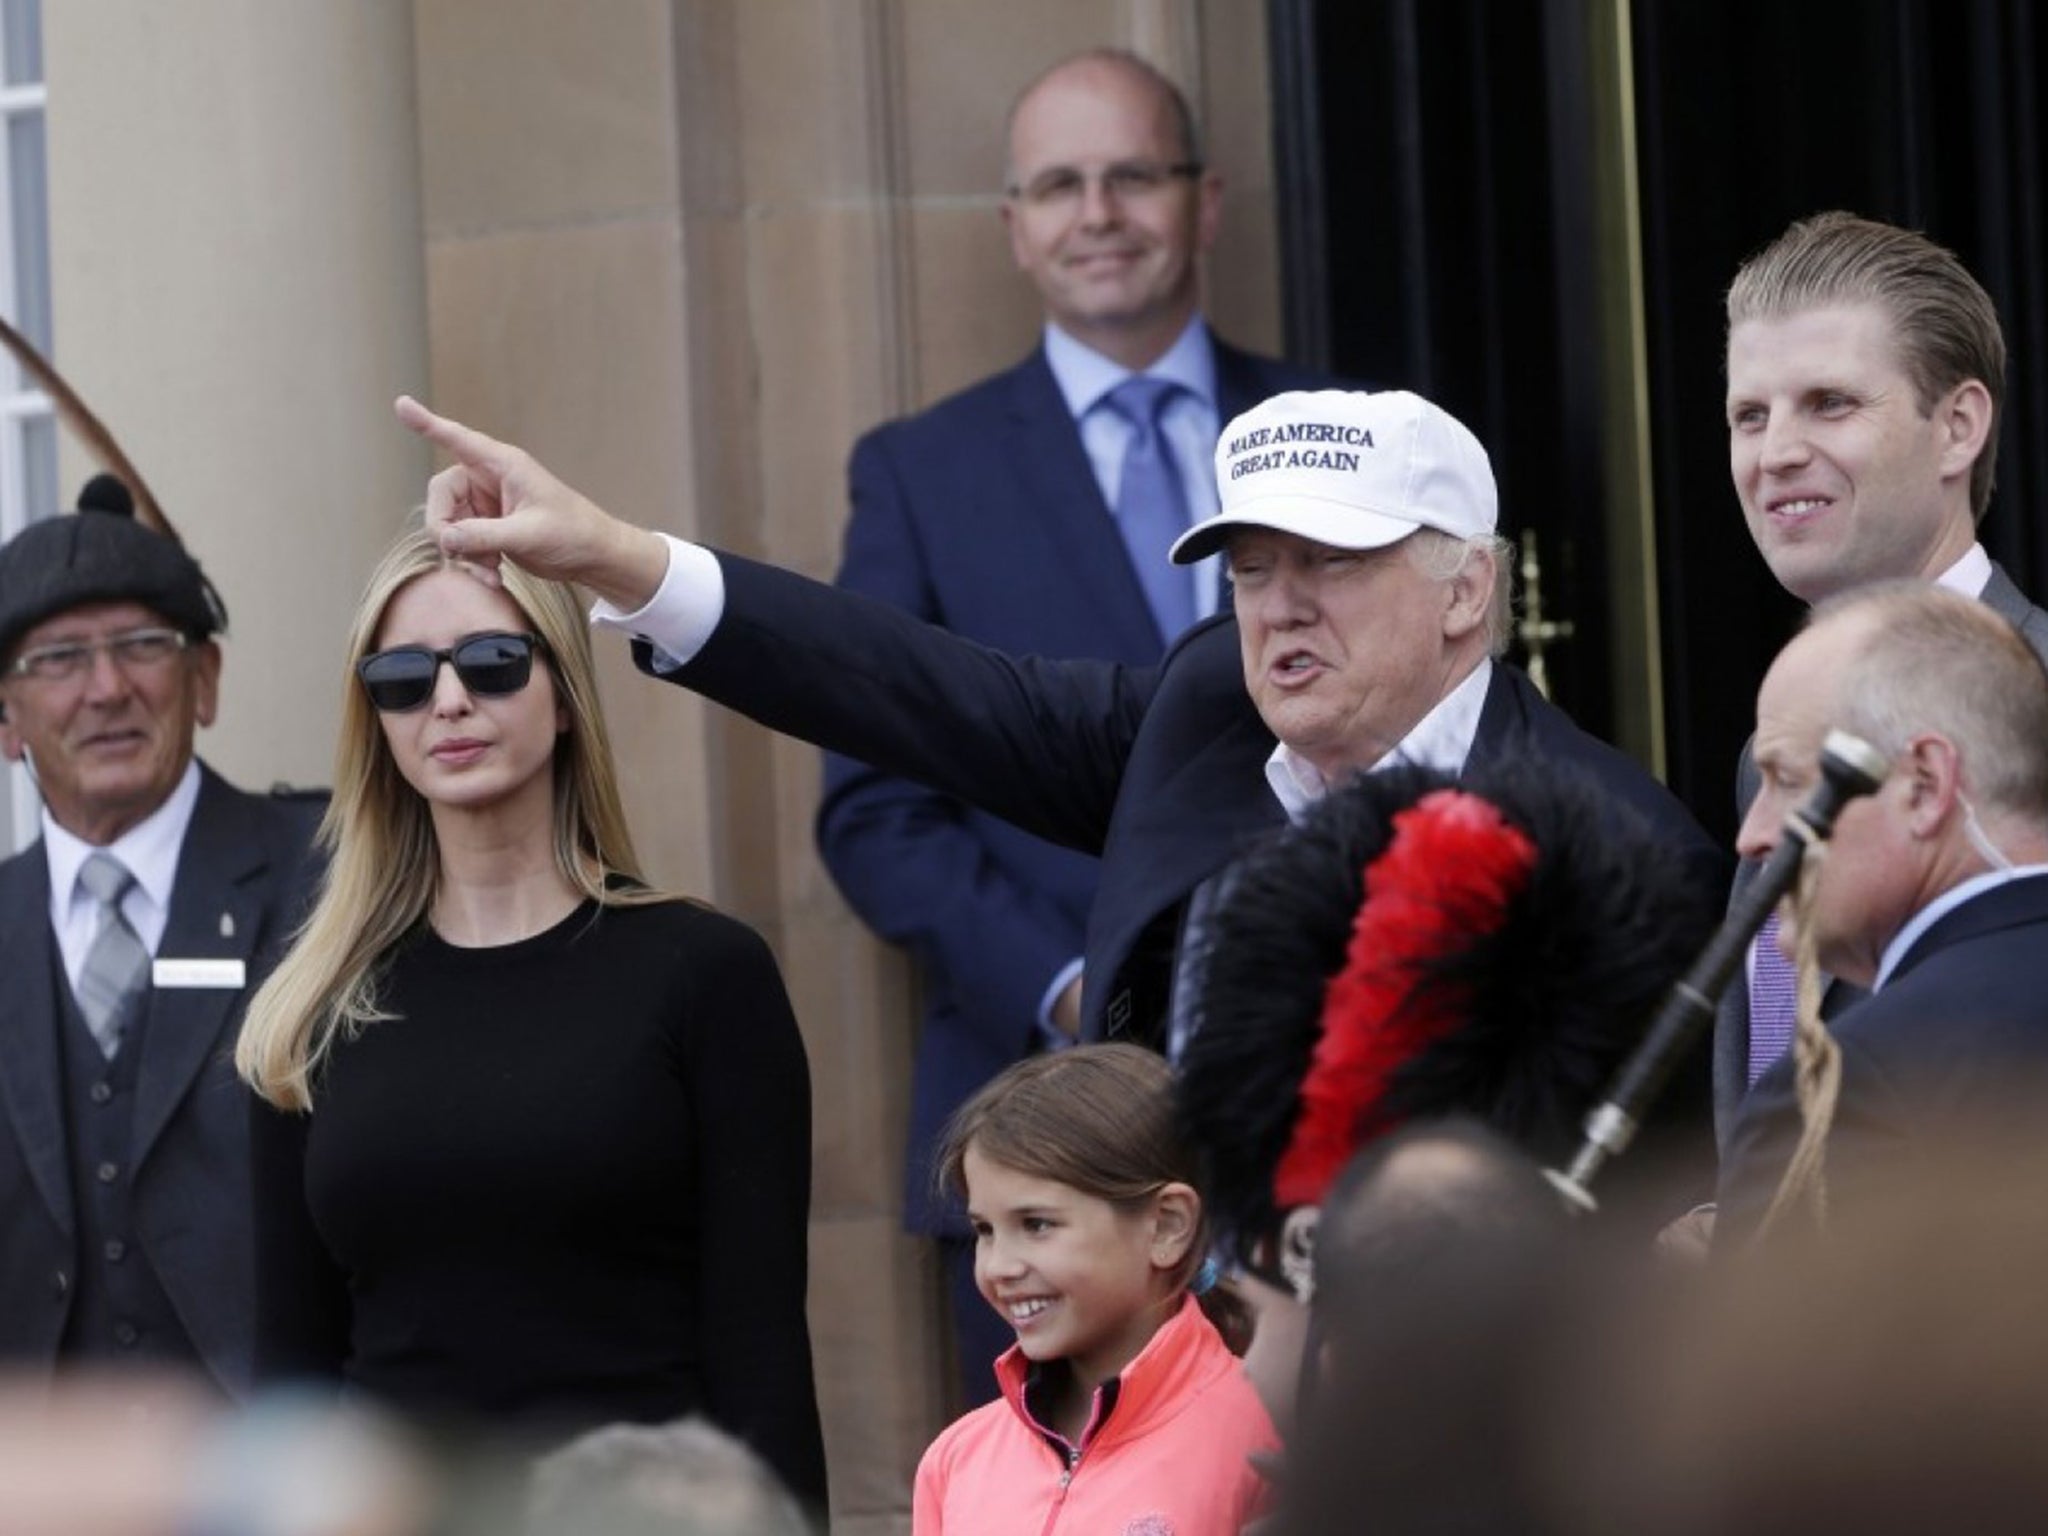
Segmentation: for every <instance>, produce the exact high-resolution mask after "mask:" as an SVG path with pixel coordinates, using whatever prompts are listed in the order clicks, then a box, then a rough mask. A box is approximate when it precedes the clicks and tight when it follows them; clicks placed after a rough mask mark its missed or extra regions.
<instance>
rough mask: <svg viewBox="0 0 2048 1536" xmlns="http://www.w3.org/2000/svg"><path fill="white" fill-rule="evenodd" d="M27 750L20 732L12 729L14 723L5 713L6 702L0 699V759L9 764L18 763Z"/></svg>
mask: <svg viewBox="0 0 2048 1536" xmlns="http://www.w3.org/2000/svg"><path fill="white" fill-rule="evenodd" d="M27 750H28V749H27V747H26V745H25V744H24V743H23V741H22V739H21V732H19V731H17V730H16V729H15V728H14V721H13V720H12V719H11V718H10V717H9V715H8V713H7V701H6V700H5V699H0V757H4V758H6V759H7V761H8V762H10V763H18V762H20V761H21V758H22V754H23V753H24V752H25V751H27Z"/></svg>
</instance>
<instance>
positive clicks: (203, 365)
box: [43, 0, 428, 786]
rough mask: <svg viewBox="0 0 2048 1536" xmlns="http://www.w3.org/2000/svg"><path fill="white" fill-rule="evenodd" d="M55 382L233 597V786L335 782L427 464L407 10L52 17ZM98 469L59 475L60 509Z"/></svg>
mask: <svg viewBox="0 0 2048 1536" xmlns="http://www.w3.org/2000/svg"><path fill="white" fill-rule="evenodd" d="M43 24H44V29H45V57H46V61H47V66H46V67H47V76H48V81H49V92H50V107H49V125H50V136H49V143H50V245H51V267H52V271H53V273H54V279H53V288H54V295H55V305H56V312H55V351H56V356H57V362H58V365H59V366H60V367H61V368H62V369H63V371H64V372H65V374H66V375H67V376H68V377H69V378H70V379H71V381H72V382H73V384H74V385H76V386H77V387H78V389H79V390H80V391H81V392H83V394H84V395H85V397H86V398H87V400H88V401H89V402H90V403H91V404H92V406H93V407H94V409H95V410H96V411H97V413H98V414H99V415H100V417H101V418H102V419H103V420H104V421H105V422H106V424H107V425H108V426H109V427H110V428H111V429H112V430H113V432H114V434H115V435H116V437H117V438H118V439H119V440H120V441H121V442H122V444H123V445H124V446H125V447H126V449H127V451H128V453H129V456H130V457H131V458H132V459H133V460H134V461H135V464H136V467H137V468H138V469H139V470H140V471H141V473H142V474H143V476H144V478H145V479H147V480H148V481H149V483H150V486H151V488H152V489H153V490H154V491H155V492H156V494H157V497H158V499H159V500H160V501H161V502H162V503H163V505H164V508H165V510H166V512H167V513H168V514H169V516H170V518H171V520H172V522H173V523H174V524H175V525H176V527H177V529H178V531H179V533H180V534H181V535H182V536H183V537H184V539H185V541H186V543H187V544H188V545H189V546H190V548H191V549H192V551H193V553H194V554H195V555H197V556H198V558H199V560H200V561H201V563H202V564H203V565H204V566H205V567H206V570H207V572H208V574H209V575H211V576H212V578H213V580H214V583H215V584H216V585H217V586H218V587H219V588H220V590H221V593H222V595H223V596H224V597H225V599H226V601H227V605H228V609H229V612H230V616H231V618H232V621H233V625H232V631H231V638H230V640H229V642H228V644H227V664H226V670H225V674H224V677H223V683H222V687H223V697H222V704H221V718H220V723H219V724H218V725H217V726H216V727H215V728H214V729H213V730H212V731H211V732H210V733H208V734H207V735H204V736H202V737H201V739H200V743H199V746H200V751H201V752H202V753H203V754H204V755H205V756H206V757H207V758H208V759H209V760H210V761H211V762H213V763H214V764H215V765H216V766H218V767H219V768H221V769H222V771H223V772H225V773H226V774H227V775H228V777H230V778H232V779H235V780H237V781H239V782H241V783H243V784H244V785H250V786H262V785H264V784H268V783H271V782H273V781H275V780H280V779H284V780H291V781H294V782H297V783H301V784H324V783H327V782H328V781H329V779H330V778H331V776H332V772H333V754H334V744H333V743H334V728H333V722H334V718H335V706H336V700H337V698H338V696H339V690H340V688H341V686H342V683H341V679H342V668H341V662H342V647H343V641H344V638H345V635H346V631H347V627H348V622H349V619H350V618H351V616H352V615H353V613H354V611H355V604H356V598H357V596H358V594H359V590H360V588H361V584H362V580H363V577H364V576H365V575H366V574H367V573H368V569H369V566H370V564H371V562H372V561H373V560H374V558H375V557H376V555H377V554H378V552H379V551H381V550H382V548H383V547H384V545H385V544H386V543H388V542H389V541H390V539H391V537H392V535H393V534H394V533H395V532H396V531H397V529H398V527H399V524H400V523H401V521H402V520H403V518H404V516H405V514H406V512H407V511H408V510H409V509H410V508H411V507H413V506H414V505H415V504H417V502H418V501H419V498H420V494H421V490H422V487H423V486H424V484H425V478H426V472H427V467H428V458H427V455H426V453H425V452H424V451H423V450H422V448H421V447H420V446H419V445H418V444H416V443H415V442H413V441H412V440H411V439H410V438H409V437H408V435H407V434H406V433H404V432H402V431H400V430H399V429H398V428H397V427H396V425H395V424H394V423H393V422H392V420H391V414H390V410H391V397H392V396H393V395H394V394H396V393H397V392H398V391H400V390H418V389H420V388H422V387H423V386H424V385H425V383H426V324H425V320H426V308H425V302H424V282H423V269H422V263H421V256H420V224H419V192H418V185H419V183H418V149H417V136H416V131H415V123H414V116H413V99H414V97H413V50H412V17H411V7H410V6H409V5H408V4H407V3H406V0H350V3H349V4H346V5H298V4H293V5H274V4H268V3H264V0H181V3H180V4H178V5H175V6H153V5H141V6H134V5H70V4H45V5H44V7H43ZM91 467H92V466H90V465H89V464H88V463H87V461H86V460H85V459H84V458H83V457H82V455H81V454H80V453H79V452H78V450H77V449H76V447H75V446H71V445H67V447H66V450H65V454H64V458H63V488H64V491H65V494H66V496H67V497H69V496H70V495H72V494H75V492H76V491H77V488H78V485H79V484H80V482H81V481H82V480H83V478H84V477H85V475H86V474H87V473H89V472H90V469H91Z"/></svg>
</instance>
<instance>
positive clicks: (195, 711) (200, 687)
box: [192, 640, 220, 727]
mask: <svg viewBox="0 0 2048 1536" xmlns="http://www.w3.org/2000/svg"><path fill="white" fill-rule="evenodd" d="M219 711H220V645H219V644H218V642H216V641H212V640H202V641H201V642H200V643H199V644H198V645H195V646H194V647H193V648H192V718H193V719H195V720H197V721H198V722H199V724H200V725H201V726H202V727H206V726H211V725H212V724H213V720H214V716H215V715H216V714H218V713H219Z"/></svg>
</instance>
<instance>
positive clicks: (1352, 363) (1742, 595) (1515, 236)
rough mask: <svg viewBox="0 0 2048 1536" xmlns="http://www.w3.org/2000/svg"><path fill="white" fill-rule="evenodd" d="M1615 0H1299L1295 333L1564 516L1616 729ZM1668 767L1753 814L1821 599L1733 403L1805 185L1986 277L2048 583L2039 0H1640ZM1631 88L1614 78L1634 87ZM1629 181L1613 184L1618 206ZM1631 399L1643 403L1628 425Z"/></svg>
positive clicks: (2002, 473) (1693, 786)
mask: <svg viewBox="0 0 2048 1536" xmlns="http://www.w3.org/2000/svg"><path fill="white" fill-rule="evenodd" d="M1608 9H1609V8H1608V7H1604V6H1598V7H1596V5H1595V4H1594V0H1539V3H1532V4H1522V3H1516V4H1494V3H1490V0H1426V3H1425V0H1274V3H1273V5H1272V10H1271V17H1272V30H1273V60H1274V66H1273V67H1274V101H1275V113H1276V139H1275V142H1276V159H1277V161H1278V163H1279V167H1280V188H1281V198H1282V233H1283V243H1282V249H1283V259H1284V262H1285V272H1286V283H1287V301H1288V310H1287V312H1288V323H1289V344H1290V347H1291V349H1292V350H1294V351H1295V352H1297V353H1298V354H1300V355H1302V356H1306V357H1318V358H1322V359H1324V360H1326V361H1328V362H1329V363H1330V364H1332V365H1333V366H1335V367H1337V368H1338V369H1340V370H1341V371H1343V372H1346V373H1349V374H1352V375H1354V376H1356V377H1360V378H1364V379H1369V380H1372V381H1374V382H1376V383H1381V384H1387V385H1403V386H1406V387H1410V388H1414V389H1417V390H1418V391H1420V392H1422V393H1424V394H1428V395H1430V396H1431V397H1432V398H1434V399H1436V400H1438V401H1439V402H1440V403H1441V404H1443V405H1444V406H1445V407H1446V408H1448V409H1450V410H1451V411H1453V412H1454V413H1456V414H1457V415H1459V416H1460V417H1461V418H1463V419H1464V420H1465V421H1466V422H1467V423H1468V424H1469V425H1470V426H1471V427H1472V428H1473V430H1474V431H1475V432H1477V433H1478V434H1479V435H1480V437H1481V438H1482V439H1483V440H1484V441H1485V442H1486V443H1487V445H1488V447H1489V449H1490V450H1491V451H1492V453H1493V456H1494V462H1495V471H1496V474H1497V476H1498V478H1499V481H1500V486H1501V504H1502V510H1503V520H1504V522H1505V523H1506V524H1507V525H1508V526H1509V527H1510V528H1520V527H1523V526H1530V527H1534V528H1536V529H1537V530H1538V532H1539V535H1540V537H1541V540H1542V544H1543V548H1544V551H1545V558H1546V573H1545V574H1546V587H1547V589H1548V597H1549V599H1550V601H1551V603H1552V605H1553V606H1554V607H1555V608H1557V609H1558V610H1559V611H1561V612H1562V613H1564V614H1566V615H1568V616H1569V617H1570V618H1571V619H1572V620H1573V621H1574V623H1575V624H1576V625H1577V626H1578V633H1577V635H1576V637H1575V638H1574V639H1573V641H1572V642H1571V643H1570V644H1569V645H1568V646H1566V647H1565V648H1563V649H1562V650H1560V651H1557V652H1554V653H1553V656H1552V661H1551V666H1552V671H1553V676H1554V678H1555V681H1556V693H1557V696H1558V698H1559V701H1560V702H1561V703H1563V704H1564V705H1565V706H1566V707H1567V708H1568V709H1570V710H1571V711H1572V712H1573V713H1574V714H1575V715H1576V716H1577V717H1578V718H1579V720H1580V721H1581V723H1583V724H1584V725H1586V726H1587V727H1588V728H1589V729H1591V730H1594V731H1598V732H1602V733H1608V732H1610V731H1611V729H1612V726H1613V722H1614V718H1615V714H1616V709H1617V701H1616V699H1615V698H1614V697H1613V690H1612V687H1611V685H1610V682H1609V679H1610V677H1611V676H1612V675H1613V668H1612V666H1611V665H1610V663H1611V661H1612V658H1611V657H1610V656H1609V655H1608V650H1607V648H1608V647H1609V646H1610V645H1611V644H1612V643H1614V642H1613V640H1612V638H1611V635H1610V632H1609V630H1608V628H1607V626H1606V624H1605V623H1604V614H1605V612H1606V605H1605V602H1604V596H1605V593H1606V583H1608V582H1610V581H1637V580H1640V579H1641V573H1640V572H1639V571H1636V570H1630V569H1618V568H1615V566H1616V562H1615V561H1614V560H1612V559H1611V558H1610V551H1609V549H1608V544H1607V534H1606V530H1607V528H1608V527H1609V525H1610V515H1611V513H1612V511H1613V510H1614V509H1612V508H1610V507H1608V506H1607V505H1606V498H1607V496H1608V492H1607V490H1606V487H1605V484H1604V483H1603V480H1602V477H1601V474H1600V472H1599V465H1600V462H1601V451H1602V442H1603V434H1605V433H1608V432H1610V431H1613V430H1617V429H1616V428H1615V427H1614V426H1613V425H1612V422H1611V419H1610V418H1609V417H1603V414H1602V411H1601V404H1600V402H1601V399H1602V379H1601V368H1602V360H1601V353H1600V350H1599V347H1598V345H1597V341H1596V335H1595V333H1596V331H1597V329H1598V326H1599V323H1600V316H1601V306H1602V305H1603V304H1606V303H1611V302H1612V301H1613V299H1614V295H1613V294H1612V293H1603V292H1602V291H1601V290H1600V287H1599V284H1598V280H1597V279H1596V278H1595V277H1594V275H1593V274H1594V273H1595V272H1596V271H1597V270H1598V263H1597V261H1596V253H1597V249H1598V238H1599V231H1600V224H1599V220H1600V217H1601V213H1602V210H1601V208H1600V207H1599V206H1597V199H1596V195H1595V188H1596V185H1597V183H1596V181H1595V176H1594V162H1595V157H1596V154H1597V153H1598V150H1599V146H1598V145H1597V144H1596V142H1595V127H1594V125H1595V123H1596V121H1598V120H1599V119H1598V116H1597V114H1596V113H1595V111H1594V110H1593V105H1592V102H1593V98H1594V93H1595V92H1596V91H1597V90H1599V89H1602V88H1603V84H1602V82H1601V81H1599V80H1597V79H1595V78H1594V77H1593V74H1592V70H1591V67H1590V63H1589V60H1590V58H1591V51H1590V49H1589V33H1590V30H1591V28H1592V27H1593V25H1594V24H1595V22H1596V20H1597V17H1598V14H1599V13H1601V12H1604V11H1607V10H1608ZM1627 16H1628V21H1629V24H1630V28H1631V30H1632V33H1633V38H1634V51H1633V55H1632V65H1633V68H1632V81H1631V85H1630V88H1631V93H1632V97H1633V106H1634V112H1635V120H1636V146H1637V155H1638V165H1639V176H1638V178H1637V181H1636V190H1637V195H1638V198H1639V209H1638V214H1637V232H1638V235H1639V238H1640V242H1641V252H1642V277H1643V281H1642V288H1641V292H1640V300H1639V302H1640V304H1641V308H1642V316H1641V320H1642V324H1643V326H1644V328H1645V331H1646V337H1647V357H1648V430H1647V437H1648V442H1647V452H1648V455H1649V461H1650V464H1651V467H1652V477H1651V484H1652V486H1653V489H1654V502H1655V526H1656V540H1657V562H1656V575H1655V579H1656V583H1657V593H1658V598H1659V606H1660V614H1661V636H1662V640H1661V654H1660V660H1661V663H1662V687H1663V698H1664V706H1665V707H1664V717H1663V718H1664V747H1665V751H1666V755H1667V777H1668V779H1669V780H1670V782H1671V785H1672V787H1673V788H1674V789H1675V790H1676V791H1677V792H1678V793H1679V794H1680V795H1681V796H1682V797H1684V798H1685V799H1686V801H1687V802H1688V803H1689V804H1690V805H1691V806H1692V807H1693V809H1694V810H1695V812H1696V813H1697V814H1698V815H1699V816H1700V818H1701V819H1702V821H1704V822H1705V823H1706V824H1707V826H1708V828H1709V830H1710V831H1712V832H1714V833H1715V834H1716V835H1717V836H1720V837H1724V838H1725V837H1729V836H1732V832H1733V806H1732V781H1733V772H1732V768H1733V763H1734V760H1735V754H1736V751H1737V749H1738V748H1739V746H1740V744H1741V742H1742V740H1743V738H1744V736H1745V735H1746V734H1747V732H1748V729H1749V720H1750V711H1751V706H1752V702H1753V699H1754V693H1755V688H1756V685H1757V682H1758V680H1759V679H1760V678H1761V676H1762V673H1763V670H1764V668H1765V666H1766V664H1767V663H1768V660H1769V658H1770V656H1771V654H1772V653H1773V651H1775V649H1776V648H1777V646H1778V645H1779V644H1780V643H1781V642H1782V640H1783V638H1784V637H1785V635H1786V634H1787V633H1788V632H1789V631H1790V628H1791V626H1792V625H1793V624H1794V623H1796V621H1797V613H1798V610H1797V605H1796V604H1795V603H1794V602H1793V601H1792V600H1791V599H1789V598H1788V597H1786V596H1785V594H1784V593H1782V592H1781V591H1780V590H1779V589H1778V587H1777V586H1776V584H1775V583H1774V582H1773V581H1772V580H1771V578H1770V575H1769V573H1768V571H1767V570H1766V569H1765V568H1764V565H1763V563H1762V561H1761V560H1760V559H1759V558H1758V557H1757V555H1756V552H1755V549H1754V546H1753V545H1752V544H1751V543H1750V540H1749V537H1748V534H1747V532H1746V531H1745V530H1744V528H1743V526H1742V522H1741V517H1740V514H1739V511H1738V510H1737V507H1736V504H1735V500H1734V493H1733V491H1732V490H1731V489H1730V487H1729V484H1728V471H1727V444H1726V434H1725V429H1724V427H1723V424H1722V394H1723V385H1722V376H1721V346H1722V312H1721V295H1722V293H1723V291H1724V289H1725V288H1726V285H1727V282H1728V280H1729V278H1730V276H1731V275H1732V274H1733V272H1734V270H1735V268H1736V266H1737V265H1738V264H1739V263H1740V261H1741V260H1742V258H1743V257H1744V256H1745V255H1746V254H1748V253H1749V252H1750V251H1753V250H1754V249H1756V248H1757V247H1758V246H1760V245H1762V244H1763V243H1765V242H1766V241H1767V240H1769V239H1770V238H1771V237H1772V236H1774V235H1775V234H1777V233H1778V232H1779V231H1780V230H1782V229H1783V228H1784V227H1785V225H1786V224H1787V223H1789V222H1790V221H1791V220H1792V219H1794V218H1796V217H1799V216H1800V215H1803V214H1807V213H1811V212H1814V211H1816V210H1818V209H1822V208H1829V207H1847V208H1852V209H1854V210H1856V211H1858V212H1862V213H1867V214H1870V215H1872V216H1875V217H1879V218H1885V219H1891V220H1894V221H1896V222H1899V223H1903V224H1908V225H1912V226H1915V227H1917V228H1921V229H1924V230H1926V231H1927V232H1928V233H1929V234H1931V235H1932V236H1933V237H1934V238H1936V239H1937V240H1940V241H1942V242H1943V243H1944V244H1947V245H1950V246H1952V247H1953V248H1955V250H1956V251H1957V252H1958V253H1959V254H1960V255H1961V256H1962V258H1963V260H1964V261H1965V263H1966V264H1968V265H1969V267H1970V268H1971V270H1972V271H1973V272H1975V273H1976V274H1977V276H1978V277H1979V278H1980V279H1981V280H1982V281H1983V282H1984V284H1985V286H1986V288H1988V289H1989V290H1990V292H1991V295H1992V298H1993V299H1994V300H1995V301H1996V302H1997V304H1998V307H1999V312H2000V315H2001V317H2002V318H2003V320H2004V323H2005V327H2006V336H2007V342H2008V347H2009V350H2010V352H2011V356H2012V366H2011V370H2010V374H2009V377H2008V380H2007V385H2008V393H2007V402H2006V414H2005V421H2004V429H2003V434H2002V445H2001V454H2000V461H1999V476H1998V479H1999V492H1998V495H1997V497H1996V499H1995V500H1994V502H1993V505H1992V510H1991V513H1990V516H1989V518H1988V520H1987V522H1986V525H1985V529H1984V542H1985V543H1986V545H1987V546H1988V547H1989V548H1990V550H1991V553H1992V555H1993V557H1994V558H1995V559H1998V560H2000V561H2001V562H2003V563H2004V564H2005V565H2006V567H2007V569H2008V570H2010V571H2011V572H2012V574H2013V576H2014V578H2015V579H2016V580H2018V581H2019V582H2020V584H2021V585H2022V586H2023V587H2025V588H2026V589H2027V590H2029V591H2030V592H2031V593H2032V594H2034V595H2035V596H2037V597H2038V596H2040V595H2041V594H2042V593H2044V592H2048V531H2044V528H2043V525H2042V520H2041V514H2040V512H2039V510H2038V508H2039V503H2040V501H2041V498H2042V495H2043V492H2044V489H2048V215H2044V202H2043V197H2044V194H2043V191H2042V187H2041V172H2042V169H2043V166H2042V158H2043V157H2042V134H2043V119H2042V110H2043V103H2042V101H2041V86H2040V82H2041V80H2042V79H2043V78H2044V76H2043V67H2044V65H2048V57H2044V51H2048V50H2044V44H2043V41H2042V33H2041V31H2040V29H2039V27H2037V25H2036V23H2035V19H2034V15H2033V12H2032V10H2031V7H2030V6H2029V4H2028V3H2027V0H1942V3H1940V4H1936V3H1934V0H1719V3H1716V4H1711V5H1708V4H1700V3H1698V0H1634V3H1633V4H1632V5H1631V6H1630V7H1629V10H1628V12H1627ZM1606 88H1611V87H1606ZM1610 212H1611V210H1610ZM1624 429H1625V427H1624Z"/></svg>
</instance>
